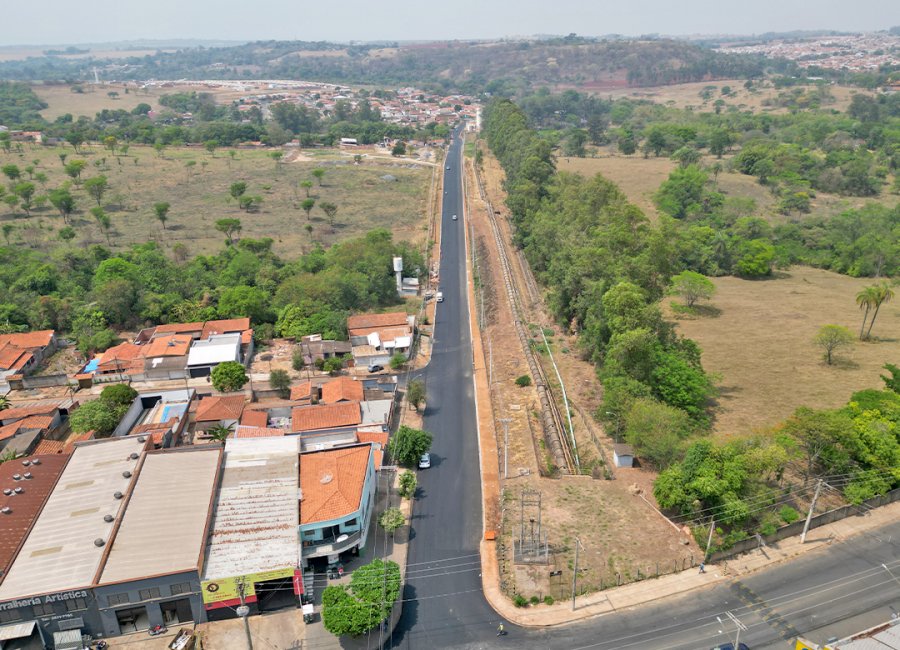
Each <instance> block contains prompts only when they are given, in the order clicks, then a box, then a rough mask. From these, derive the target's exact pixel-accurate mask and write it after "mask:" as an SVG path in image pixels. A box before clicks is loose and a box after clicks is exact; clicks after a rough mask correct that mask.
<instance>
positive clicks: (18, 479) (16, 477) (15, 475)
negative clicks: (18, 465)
mask: <svg viewBox="0 0 900 650" xmlns="http://www.w3.org/2000/svg"><path fill="white" fill-rule="evenodd" d="M13 480H14V481H21V480H22V475H21V474H13Z"/></svg>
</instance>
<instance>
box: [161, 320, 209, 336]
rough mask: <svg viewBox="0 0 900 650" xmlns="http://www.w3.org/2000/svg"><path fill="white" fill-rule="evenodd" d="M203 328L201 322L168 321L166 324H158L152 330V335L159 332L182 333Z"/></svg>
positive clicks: (198, 330)
mask: <svg viewBox="0 0 900 650" xmlns="http://www.w3.org/2000/svg"><path fill="white" fill-rule="evenodd" d="M202 330H203V322H202V321H201V322H197V323H168V324H167V325H158V326H157V327H156V329H155V330H153V336H157V335H159V334H183V333H187V332H200V331H202Z"/></svg>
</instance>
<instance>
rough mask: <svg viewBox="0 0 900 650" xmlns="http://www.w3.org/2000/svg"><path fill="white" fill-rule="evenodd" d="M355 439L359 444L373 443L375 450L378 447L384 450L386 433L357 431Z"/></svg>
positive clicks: (386, 438) (386, 440) (386, 439)
mask: <svg viewBox="0 0 900 650" xmlns="http://www.w3.org/2000/svg"><path fill="white" fill-rule="evenodd" d="M356 439H357V440H359V441H360V442H371V443H375V447H376V449H377V448H378V447H379V446H380V447H381V448H382V449H384V448H385V447H386V446H387V443H388V433H387V431H358V432H357V433H356Z"/></svg>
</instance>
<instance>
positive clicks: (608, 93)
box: [599, 79, 872, 113]
mask: <svg viewBox="0 0 900 650" xmlns="http://www.w3.org/2000/svg"><path fill="white" fill-rule="evenodd" d="M725 86H728V87H729V88H730V89H731V93H730V94H729V95H728V96H723V95H722V92H721V90H722V88H724V87H725ZM707 87H710V88H714V89H715V90H713V92H712V98H711V99H709V100H706V101H704V100H703V98H702V97H701V96H700V93H701V92H703V90H704V89H705V88H707ZM797 88H803V89H804V90H808V91H812V90H814V88H815V86H812V85H810V86H797ZM828 90H829V92H830V93H831V94H832V95H833V97H834V101H833V102H832V103H829V104H827V105H826V106H825V108H827V109H832V108H833V109H836V110H839V111H845V110H847V107H848V106H850V101H851V99H852V98H853V95H854V94H856V93H861V94H867V95H871V94H872V93H870V92H868V91H865V90H861V89H859V88H854V87H850V86H838V85H834V86H829V87H828ZM790 91H791V89H790V88H787V89H781V90H779V89H776V88H774V87H773V86H772V84H771V83H765V84H763V85H762V86H761V87H760V86H757V89H756V90H754V91H752V92H751V91H749V90H747V89H746V88H744V80H743V79H730V80H725V81H711V82H705V81H701V82H697V83H688V84H675V85H672V86H653V87H649V88H614V89H610V90H604V91H603V92H602V93H599V94H602V95H603V96H604V97H612V98H614V99H615V98H619V97H627V98H628V99H635V100H641V99H645V100H649V101H652V102H655V103H657V104H666V105H668V106H672V107H674V108H692V109H693V110H695V111H700V112H711V111H714V110H715V106H714V102H715V101H716V100H717V99H722V100H724V101H725V108H724V110H728V108H729V107H735V108H737V109H739V110H742V111H748V110H749V111H753V112H766V113H786V112H788V109H786V108H775V107H772V106H765V105H764V102H765V101H766V100H772V99H775V98H776V97H777V96H778V94H779V93H781V92H790Z"/></svg>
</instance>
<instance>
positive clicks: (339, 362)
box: [322, 357, 344, 376]
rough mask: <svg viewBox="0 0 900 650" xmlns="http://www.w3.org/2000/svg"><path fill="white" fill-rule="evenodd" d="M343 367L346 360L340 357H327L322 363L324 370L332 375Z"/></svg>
mask: <svg viewBox="0 0 900 650" xmlns="http://www.w3.org/2000/svg"><path fill="white" fill-rule="evenodd" d="M343 367H344V360H343V359H341V358H340V357H329V358H327V359H325V362H324V363H323V364H322V370H324V371H325V372H327V373H328V374H329V375H332V376H334V375H336V374H338V373H339V372H340V371H341V369H342V368H343Z"/></svg>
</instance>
